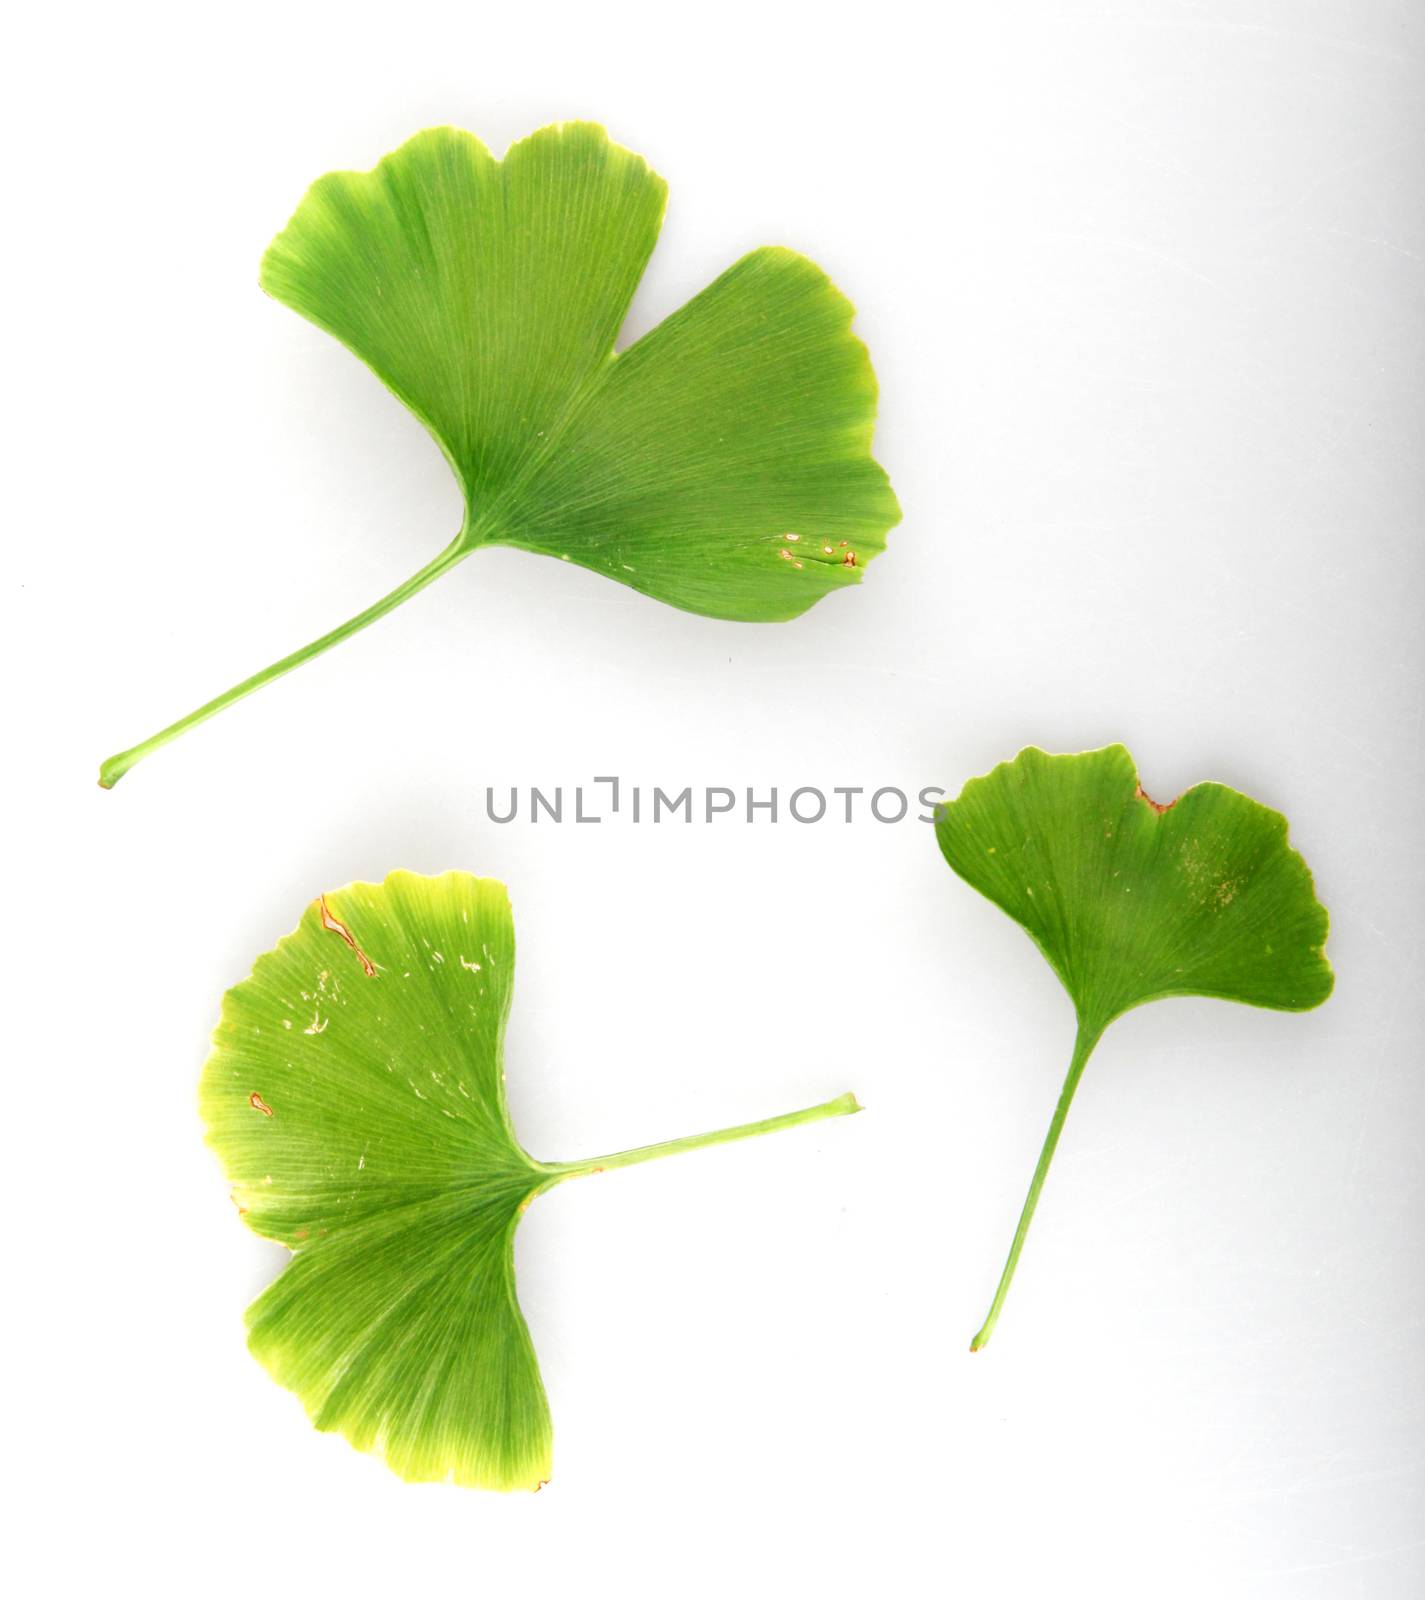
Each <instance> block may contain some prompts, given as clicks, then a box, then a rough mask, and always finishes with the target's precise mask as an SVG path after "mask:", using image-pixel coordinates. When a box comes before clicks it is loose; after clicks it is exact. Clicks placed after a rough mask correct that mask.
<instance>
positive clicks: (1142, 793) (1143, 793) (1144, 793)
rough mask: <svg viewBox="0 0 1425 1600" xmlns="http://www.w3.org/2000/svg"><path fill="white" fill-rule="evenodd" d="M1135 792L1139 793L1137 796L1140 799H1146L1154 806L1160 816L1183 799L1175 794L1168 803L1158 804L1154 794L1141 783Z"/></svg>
mask: <svg viewBox="0 0 1425 1600" xmlns="http://www.w3.org/2000/svg"><path fill="white" fill-rule="evenodd" d="M1134 792H1135V793H1136V794H1137V796H1138V798H1139V799H1140V800H1146V801H1147V802H1148V804H1149V805H1150V806H1152V808H1153V809H1154V811H1156V812H1157V813H1158V815H1159V816H1160V817H1161V816H1162V814H1163V813H1164V812H1165V811H1171V810H1172V809H1173V807H1174V806H1175V805H1176V804H1177V803H1178V801H1179V800H1181V799H1182V796H1181V795H1175V796H1174V797H1173V799H1171V800H1169V801H1168V803H1167V805H1165V806H1160V805H1159V804H1158V802H1157V801H1156V800H1155V799H1154V798H1153V797H1152V795H1150V794H1149V793H1148V791H1147V790H1146V789H1145V788H1144V787H1143V785H1142V784H1141V783H1140V784H1139V785H1138V787H1137V789H1136V790H1135V791H1134Z"/></svg>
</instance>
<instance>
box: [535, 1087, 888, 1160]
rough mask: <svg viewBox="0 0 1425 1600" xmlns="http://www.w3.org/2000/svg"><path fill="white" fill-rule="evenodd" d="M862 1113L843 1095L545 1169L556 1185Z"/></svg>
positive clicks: (851, 1099) (854, 1098)
mask: <svg viewBox="0 0 1425 1600" xmlns="http://www.w3.org/2000/svg"><path fill="white" fill-rule="evenodd" d="M860 1109H861V1107H860V1105H858V1104H857V1101H856V1096H855V1095H854V1094H842V1095H837V1097H836V1098H835V1099H834V1100H827V1101H825V1102H823V1104H821V1105H819V1106H808V1107H807V1108H806V1109H805V1110H804V1111H788V1112H786V1113H785V1114H784V1115H782V1116H780V1117H767V1118H765V1119H764V1120H763V1121H761V1122H743V1123H739V1124H738V1125H737V1126H736V1127H735V1128H719V1129H718V1130H717V1131H716V1132H715V1133H695V1134H692V1135H690V1136H689V1137H688V1138H686V1139H665V1140H664V1141H663V1143H661V1144H644V1145H639V1146H638V1148H637V1149H634V1150H620V1151H618V1152H617V1153H615V1154H614V1155H611V1156H596V1157H595V1158H594V1159H593V1160H590V1161H552V1162H543V1163H541V1165H542V1166H543V1168H544V1170H545V1171H546V1172H548V1173H549V1174H550V1176H551V1177H552V1178H554V1179H555V1180H556V1181H560V1180H562V1179H564V1178H582V1177H586V1176H589V1175H590V1174H592V1173H595V1172H608V1171H611V1170H612V1169H613V1168H614V1167H633V1166H637V1165H638V1164H639V1162H641V1161H657V1160H658V1159H659V1158H660V1157H662V1156H676V1155H681V1154H682V1153H683V1152H684V1151H685V1150H702V1149H705V1148H706V1147H707V1146H709V1145H714V1144H731V1143H732V1141H733V1140H734V1139H752V1138H755V1137H756V1136H757V1135H758V1134H762V1133H775V1132H777V1130H778V1129H779V1128H795V1127H797V1126H799V1125H800V1124H801V1123H803V1122H820V1121H821V1120H822V1119H823V1118H825V1117H846V1116H850V1115H851V1114H852V1113H853V1112H857V1111H859V1110H860Z"/></svg>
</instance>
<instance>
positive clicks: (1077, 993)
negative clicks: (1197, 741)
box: [935, 745, 1332, 1350]
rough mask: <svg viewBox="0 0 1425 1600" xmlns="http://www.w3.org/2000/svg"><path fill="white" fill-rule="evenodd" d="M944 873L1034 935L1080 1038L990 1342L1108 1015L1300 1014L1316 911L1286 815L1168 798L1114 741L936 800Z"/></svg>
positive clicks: (1309, 981)
mask: <svg viewBox="0 0 1425 1600" xmlns="http://www.w3.org/2000/svg"><path fill="white" fill-rule="evenodd" d="M935 831H936V836H937V838H938V839H939V842H940V848H941V851H942V852H943V853H944V856H945V859H946V860H947V861H948V862H949V863H950V865H951V867H953V868H954V870H955V871H956V872H957V873H958V874H959V875H960V876H961V877H962V878H963V879H964V880H965V881H966V883H968V884H970V885H972V886H973V887H974V888H976V889H978V890H979V891H980V893H981V894H983V895H984V896H985V897H986V898H987V899H990V900H993V901H994V903H995V904H996V905H997V906H999V907H1000V908H1001V910H1003V911H1006V912H1007V913H1008V914H1009V915H1010V916H1011V917H1013V918H1014V920H1015V921H1016V922H1017V923H1019V924H1020V926H1021V927H1022V928H1024V930H1025V931H1026V932H1027V933H1028V934H1029V936H1030V938H1031V939H1033V940H1034V942H1035V944H1037V945H1038V946H1039V949H1040V950H1041V951H1042V952H1043V955H1044V958H1045V960H1046V961H1048V963H1049V965H1050V966H1051V967H1053V969H1054V971H1055V972H1056V973H1058V975H1059V978H1060V980H1061V981H1062V983H1063V985H1064V987H1065V988H1066V989H1067V990H1068V991H1069V996H1070V998H1071V999H1072V1000H1073V1002H1074V1009H1075V1011H1076V1013H1077V1015H1078V1036H1077V1039H1076V1042H1075V1046H1074V1053H1073V1058H1072V1061H1071V1063H1070V1066H1069V1073H1068V1077H1067V1078H1066V1079H1065V1082H1064V1088H1063V1092H1062V1094H1061V1095H1060V1097H1059V1103H1058V1106H1057V1108H1056V1109H1055V1112H1054V1118H1053V1121H1052V1122H1051V1124H1050V1127H1049V1135H1048V1138H1047V1139H1046V1140H1045V1142H1044V1148H1043V1151H1042V1152H1041V1154H1040V1157H1039V1165H1038V1167H1037V1169H1036V1170H1035V1174H1034V1180H1033V1182H1032V1183H1031V1185H1030V1189H1029V1196H1028V1198H1027V1200H1026V1201H1025V1203H1024V1210H1023V1214H1022V1215H1021V1217H1020V1220H1019V1227H1018V1230H1017V1231H1016V1233H1015V1236H1014V1243H1013V1245H1012V1246H1011V1249H1010V1253H1009V1259H1008V1261H1007V1262H1006V1264H1005V1268H1004V1273H1003V1276H1002V1277H1001V1279H1000V1283H999V1288H998V1290H997V1291H996V1293H995V1298H994V1303H993V1304H992V1306H991V1307H990V1312H989V1316H988V1317H987V1318H986V1319H985V1323H984V1326H983V1327H982V1328H981V1329H980V1331H979V1333H978V1334H977V1335H976V1336H975V1340H974V1343H973V1344H972V1345H971V1349H975V1350H978V1349H979V1348H980V1347H981V1346H982V1345H983V1344H984V1343H985V1342H986V1341H987V1340H988V1339H989V1337H990V1334H991V1333H992V1332H993V1330H994V1326H995V1323H996V1321H997V1320H998V1318H999V1314H1000V1309H1001V1307H1002V1306H1003V1304H1004V1298H1005V1295H1006V1293H1007V1292H1008V1290H1009V1285H1010V1281H1011V1279H1012V1278H1013V1276H1014V1269H1015V1266H1016V1264H1017V1263H1018V1261H1019V1254H1020V1251H1021V1249H1022V1248H1023V1245H1024V1238H1025V1235H1026V1233H1027V1232H1028V1230H1029V1224H1030V1220H1031V1219H1032V1217H1033V1215H1034V1208H1035V1206H1036V1205H1037V1204H1038V1201H1039V1193H1040V1190H1041V1189H1042V1187H1043V1184H1044V1178H1045V1175H1046V1173H1047V1172H1048V1170H1049V1164H1050V1162H1051V1160H1052V1159H1053V1155H1054V1149H1055V1147H1056V1145H1057V1144H1058V1142H1059V1135H1060V1133H1061V1131H1062V1129H1063V1126H1064V1119H1065V1117H1066V1116H1067V1115H1068V1111H1069V1105H1070V1103H1071V1102H1072V1100H1073V1097H1074V1091H1075V1089H1076V1088H1077V1087H1078V1083H1079V1079H1080V1077H1081V1076H1082V1074H1083V1070H1084V1067H1085V1065H1086V1064H1087V1062H1088V1059H1089V1056H1090V1055H1091V1054H1092V1052H1093V1048H1094V1046H1095V1045H1096V1044H1097V1043H1098V1040H1099V1039H1100V1037H1101V1036H1102V1034H1103V1031H1104V1029H1105V1028H1107V1027H1108V1025H1109V1023H1111V1022H1112V1021H1113V1020H1114V1018H1115V1017H1120V1016H1122V1015H1123V1013H1124V1012H1125V1011H1130V1010H1132V1008H1133V1007H1134V1006H1140V1005H1143V1004H1145V1003H1146V1002H1147V1001H1149V1000H1162V999H1165V998H1167V997H1168V996H1170V995H1208V996H1212V997H1215V998H1217V999H1221V1000H1238V1001H1242V1002H1244V1003H1245V1004H1247V1005H1254V1006H1270V1007H1272V1008H1274V1009H1276V1010H1279V1011H1307V1010H1310V1009H1311V1007H1313V1006H1319V1005H1320V1004H1321V1002H1322V1001H1323V1000H1325V999H1326V997H1327V996H1328V995H1329V994H1330V993H1331V984H1332V975H1331V968H1330V965H1329V964H1328V962H1327V960H1326V957H1325V955H1324V954H1323V947H1324V945H1325V942H1326V928H1327V918H1326V910H1325V907H1324V906H1322V905H1321V903H1320V902H1319V901H1318V900H1317V898H1316V894H1315V891H1314V889H1313V886H1312V881H1311V873H1310V872H1309V871H1308V869H1307V866H1306V863H1305V862H1304V861H1303V860H1302V859H1301V857H1300V856H1299V855H1298V854H1297V853H1296V851H1295V850H1293V849H1292V848H1291V846H1290V845H1289V844H1288V843H1287V825H1286V819H1285V817H1283V816H1281V815H1280V813H1278V812H1276V811H1269V810H1268V809H1267V807H1266V806H1263V805H1259V804H1258V803H1257V802H1256V801H1255V800H1249V799H1248V798H1247V796H1246V795H1244V794H1239V793H1238V792H1237V791H1236V790H1235V789H1228V788H1224V787H1223V785H1222V784H1219V783H1200V784H1198V785H1196V787H1194V788H1192V789H1189V790H1188V791H1187V793H1186V794H1183V795H1180V796H1179V797H1178V799H1176V800H1174V801H1173V802H1172V803H1171V804H1169V805H1158V804H1156V803H1155V802H1154V801H1152V800H1150V799H1149V798H1148V796H1147V795H1146V794H1145V793H1144V792H1143V789H1142V787H1141V786H1140V785H1139V782H1138V774H1137V771H1136V769H1135V768H1134V765H1133V758H1132V757H1131V756H1130V755H1129V754H1128V752H1127V751H1126V750H1125V749H1124V748H1123V746H1122V745H1113V746H1110V747H1109V748H1108V749H1106V750H1094V751H1090V752H1088V753H1087V754H1084V755H1061V756H1050V755H1045V753H1044V752H1043V751H1042V750H1035V749H1028V750H1023V751H1021V752H1020V754H1019V755H1018V756H1017V757H1016V758H1015V759H1014V760H1013V761H1008V762H1005V763H1004V764H1003V765H1001V766H998V767H996V768H995V769H994V771H993V772H991V773H989V774H987V775H986V776H985V777H983V778H975V779H972V780H971V781H970V782H969V783H967V784H966V785H965V787H964V789H963V790H962V791H961V793H960V795H959V797H958V798H957V799H955V800H951V801H948V802H946V803H945V804H944V805H942V806H941V807H939V808H938V811H937V814H936V822H935Z"/></svg>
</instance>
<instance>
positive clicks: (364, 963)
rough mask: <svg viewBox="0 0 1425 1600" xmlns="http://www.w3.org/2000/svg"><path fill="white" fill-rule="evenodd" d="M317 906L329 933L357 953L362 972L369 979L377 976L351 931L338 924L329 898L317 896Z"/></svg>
mask: <svg viewBox="0 0 1425 1600" xmlns="http://www.w3.org/2000/svg"><path fill="white" fill-rule="evenodd" d="M317 906H318V908H319V909H320V911H321V914H322V926H323V927H324V928H325V929H326V930H327V932H328V933H335V934H339V935H340V936H341V937H342V939H344V940H345V941H346V943H347V944H348V945H349V946H350V947H351V949H352V950H353V951H354V952H355V954H356V959H357V960H358V961H359V962H360V963H361V970H362V971H363V972H364V973H365V974H366V976H367V977H368V978H374V977H375V976H376V968H375V967H373V966H372V965H371V961H370V959H369V957H368V956H367V954H366V952H365V951H364V950H363V949H362V948H361V946H360V945H359V944H357V942H356V940H355V939H353V938H352V936H351V929H350V928H348V927H347V925H346V924H345V923H344V922H338V921H337V919H336V918H335V917H334V916H333V915H332V912H331V907H330V906H329V905H328V904H327V897H326V896H325V895H324V894H323V895H318V896H317Z"/></svg>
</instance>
